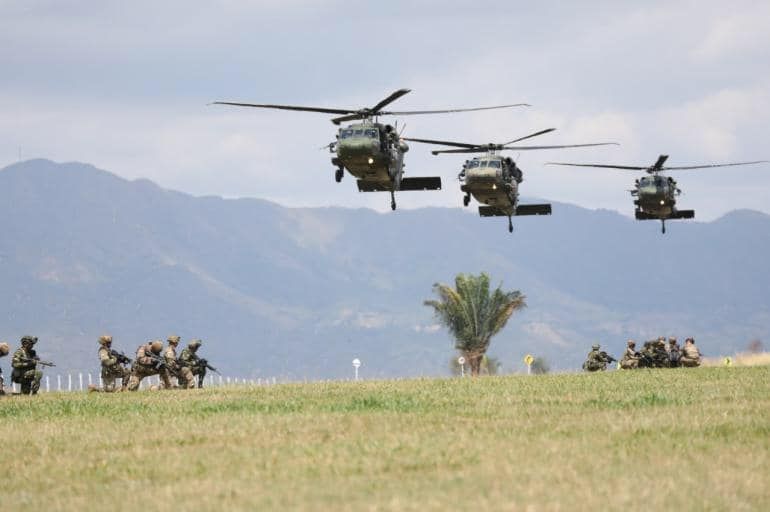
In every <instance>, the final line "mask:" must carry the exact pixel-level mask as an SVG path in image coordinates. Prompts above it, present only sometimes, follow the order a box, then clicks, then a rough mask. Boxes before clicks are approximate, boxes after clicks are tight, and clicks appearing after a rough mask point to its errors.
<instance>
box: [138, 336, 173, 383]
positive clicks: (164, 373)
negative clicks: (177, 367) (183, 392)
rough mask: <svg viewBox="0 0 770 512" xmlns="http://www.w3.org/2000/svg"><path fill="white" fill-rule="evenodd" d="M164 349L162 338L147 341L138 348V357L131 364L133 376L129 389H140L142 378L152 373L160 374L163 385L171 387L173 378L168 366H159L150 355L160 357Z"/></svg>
mask: <svg viewBox="0 0 770 512" xmlns="http://www.w3.org/2000/svg"><path fill="white" fill-rule="evenodd" d="M162 350H163V342H162V341H160V340H155V341H153V342H151V343H145V344H143V345H140V346H139V348H138V349H136V359H135V360H134V364H133V365H132V366H131V377H130V378H129V379H128V390H129V391H136V390H137V389H139V384H141V382H142V379H143V378H145V377H150V376H152V375H159V376H160V380H161V382H162V383H163V387H165V388H171V379H170V378H169V375H168V370H167V369H166V367H165V366H160V367H159V366H158V364H157V363H156V362H155V361H153V360H152V359H151V358H150V355H153V356H156V357H159V356H160V352H161V351H162ZM161 360H162V358H161Z"/></svg>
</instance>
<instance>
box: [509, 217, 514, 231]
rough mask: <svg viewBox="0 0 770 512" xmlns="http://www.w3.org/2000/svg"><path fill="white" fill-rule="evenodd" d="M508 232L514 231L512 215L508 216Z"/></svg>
mask: <svg viewBox="0 0 770 512" xmlns="http://www.w3.org/2000/svg"><path fill="white" fill-rule="evenodd" d="M508 232H509V233H513V221H511V218H510V217H508Z"/></svg>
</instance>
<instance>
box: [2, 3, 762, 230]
mask: <svg viewBox="0 0 770 512" xmlns="http://www.w3.org/2000/svg"><path fill="white" fill-rule="evenodd" d="M769 20H770V2H759V1H748V2H740V1H732V2H724V1H697V2H696V1H681V2H674V1H662V2H621V1H617V0H615V1H607V2H599V1H597V2H581V3H578V2H569V3H567V2H543V1H541V2H514V1H507V2H479V1H474V2H453V1H449V0H442V1H425V2H415V1H403V2H402V1H396V0H388V1H381V2H349V1H348V2H336V1H326V2H311V1H291V0H282V1H278V0H264V1H256V2H242V1H238V2H236V1H220V2H193V1H189V0H188V1H164V2H155V1H152V2H150V1H139V0H135V1H132V2H122V1H121V2H118V1H104V0H102V1H96V0H92V1H66V0H47V1H46V0H19V1H7V0H0V166H5V165H6V164H10V163H13V162H15V161H17V160H18V159H19V151H20V150H21V157H22V159H28V158H34V157H44V158H50V159H52V160H56V161H82V162H88V163H92V164H94V165H96V166H97V167H101V168H103V169H107V170H109V171H112V172H114V173H116V174H119V175H121V176H124V177H127V178H139V177H143V178H149V179H151V180H153V181H155V182H157V183H159V184H160V185H162V186H164V187H168V188H173V189H178V190H182V191H185V192H189V193H192V194H195V195H210V194H215V195H223V196H228V197H243V196H249V197H260V198H266V199H271V200H274V201H277V202H279V203H281V204H285V205H290V206H320V205H338V206H346V207H358V206H370V207H374V208H377V209H380V210H385V209H388V208H389V199H388V197H387V195H385V194H361V193H359V192H358V191H357V189H356V187H355V184H354V182H353V180H352V179H351V177H350V176H349V175H347V176H346V178H345V179H343V181H342V183H340V184H337V183H335V182H334V178H333V171H334V169H333V167H332V165H331V163H330V161H329V158H330V155H329V153H328V152H327V151H321V150H319V149H318V148H319V147H321V146H323V145H324V144H327V143H328V142H330V141H331V140H333V138H334V134H335V133H336V132H335V130H336V129H335V127H334V125H332V124H331V123H330V122H329V116H326V115H323V114H313V113H294V112H283V111H269V110H258V109H236V108H231V107H223V106H208V105H207V104H208V103H209V102H211V101H214V100H240V101H249V102H259V103H291V104H299V105H315V106H329V107H344V108H348V107H351V108H358V107H362V106H371V105H373V104H375V103H376V102H378V101H379V100H380V99H382V98H383V97H385V96H387V95H388V94H390V93H391V92H392V91H394V90H395V89H398V88H402V87H406V88H411V89H412V92H411V93H410V94H409V95H407V96H405V97H403V98H402V99H400V100H399V101H398V102H397V103H394V104H393V105H392V107H393V108H395V109H399V110H407V109H424V108H443V107H470V106H476V105H490V104H497V103H518V102H526V103H530V104H532V105H533V106H532V107H531V108H528V109H511V110H504V111H492V112H482V113H474V114H452V115H444V116H420V117H417V116H412V117H409V118H404V119H400V120H399V124H401V123H403V122H404V121H406V135H408V136H412V137H425V138H443V139H450V140H459V141H468V142H480V143H484V142H489V141H505V140H510V139H513V138H515V137H517V136H521V135H525V134H527V133H530V132H533V131H537V130H540V129H543V128H549V127H555V128H557V129H558V130H557V131H556V132H554V133H552V134H549V135H545V136H543V137H541V138H539V139H537V142H538V143H543V144H546V143H549V144H561V143H586V142H603V141H617V142H619V143H620V144H621V146H620V147H608V148H599V149H571V150H560V151H542V152H537V153H536V152H526V153H521V154H520V155H516V154H512V155H511V156H513V157H514V158H517V157H518V162H519V165H520V167H521V168H522V169H523V170H524V172H525V181H524V183H523V184H522V195H524V196H530V197H541V198H547V199H550V200H554V201H561V202H569V203H575V204H579V205H581V206H585V207H589V208H610V209H614V210H618V211H621V212H622V213H624V214H627V215H631V214H632V212H633V205H632V202H631V201H632V200H631V197H630V196H629V194H628V192H627V189H629V188H630V187H631V185H632V184H633V180H634V178H635V177H636V175H635V174H634V173H624V172H623V171H605V170H598V169H597V170H592V169H579V168H577V169H570V168H557V167H551V166H543V165H542V164H543V163H544V162H546V161H549V160H558V161H573V162H596V163H616V164H626V165H649V164H652V163H653V162H654V161H655V160H656V158H657V156H658V155H659V154H661V153H666V154H669V155H670V159H669V162H668V163H669V164H670V165H688V164H700V163H720V162H727V161H746V160H760V159H770V147H769V146H770V145H769V144H768V139H769V134H770V21H769ZM429 149H430V148H429V147H426V146H421V145H418V144H412V145H411V150H410V151H409V153H408V154H407V169H406V170H407V175H409V176H418V175H440V176H441V177H442V179H443V180H444V190H442V191H440V192H420V193H418V192H406V193H403V194H400V195H399V197H398V200H399V205H400V207H402V208H410V207H419V206H429V205H435V206H458V207H459V206H460V205H461V204H462V193H461V192H460V190H459V184H458V183H457V181H456V176H457V173H458V172H459V170H460V167H461V165H462V161H463V160H464V158H463V156H462V155H444V156H438V157H434V156H431V155H430V153H429ZM675 177H676V178H677V179H678V180H679V185H680V187H681V188H682V189H683V190H684V194H683V196H682V197H681V199H680V206H681V207H682V208H694V209H695V210H696V217H697V218H698V219H701V220H709V219H713V218H715V217H717V216H719V215H721V214H723V213H725V212H726V211H729V210H731V209H735V208H753V209H758V210H762V211H765V212H768V213H770V201H768V200H767V197H768V195H769V194H768V190H770V165H767V164H765V165H758V166H751V167H745V168H728V169H727V170H723V171H719V170H704V171H682V172H680V173H677V174H676V175H675ZM474 210H475V208H474Z"/></svg>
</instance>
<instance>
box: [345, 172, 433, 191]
mask: <svg viewBox="0 0 770 512" xmlns="http://www.w3.org/2000/svg"><path fill="white" fill-rule="evenodd" d="M356 183H357V184H358V191H359V192H391V191H393V192H396V191H405V190H441V178H440V177H438V176H423V177H419V178H403V179H402V180H401V187H399V188H398V189H396V190H394V189H393V187H392V185H391V184H390V182H389V181H365V180H357V181H356Z"/></svg>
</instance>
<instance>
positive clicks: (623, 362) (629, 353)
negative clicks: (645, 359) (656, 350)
mask: <svg viewBox="0 0 770 512" xmlns="http://www.w3.org/2000/svg"><path fill="white" fill-rule="evenodd" d="M626 345H627V347H626V351H625V353H624V354H623V357H622V358H621V359H620V367H621V368H623V369H624V370H635V369H637V368H639V359H640V358H641V356H640V355H639V353H638V352H637V351H636V342H635V341H634V340H628V342H627V343H626Z"/></svg>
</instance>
